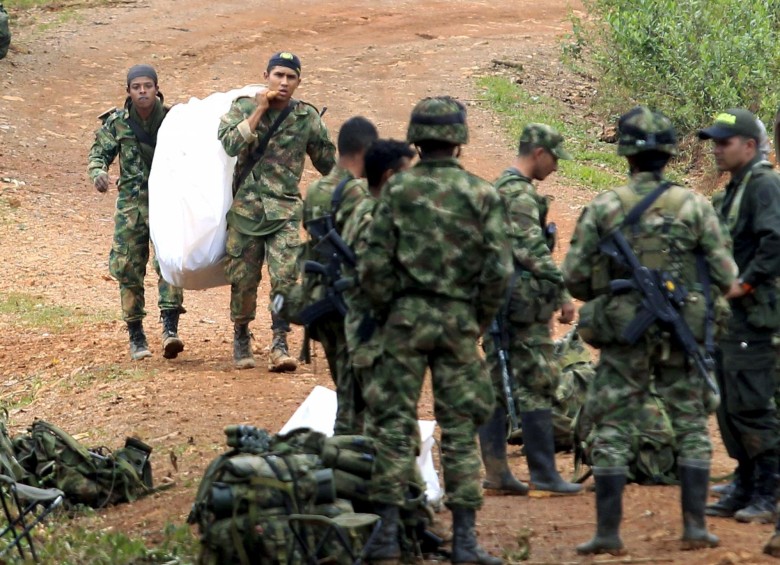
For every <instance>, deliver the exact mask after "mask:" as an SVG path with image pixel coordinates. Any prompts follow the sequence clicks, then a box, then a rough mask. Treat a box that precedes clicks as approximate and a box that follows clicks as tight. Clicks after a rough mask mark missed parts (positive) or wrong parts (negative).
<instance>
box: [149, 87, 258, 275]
mask: <svg viewBox="0 0 780 565" xmlns="http://www.w3.org/2000/svg"><path fill="white" fill-rule="evenodd" d="M261 88H263V87H262V86H260V85H250V86H245V87H244V88H239V89H236V90H231V91H230V92H217V93H215V94H212V95H210V96H208V97H206V98H204V99H203V100H200V99H198V98H190V100H189V102H187V103H186V104H177V105H175V106H174V107H173V108H171V110H170V111H169V112H168V115H167V116H166V118H165V121H164V122H163V124H162V127H161V128H160V131H159V132H158V134H157V147H156V149H155V154H154V161H153V163H152V170H151V173H150V175H149V228H150V231H151V237H152V242H153V243H154V249H155V253H156V255H157V260H158V261H159V263H160V271H161V272H162V276H163V278H164V279H165V280H166V281H168V282H169V283H171V284H173V285H175V286H179V287H182V288H186V289H191V290H199V289H204V288H211V287H215V286H221V285H226V284H228V282H227V280H226V279H225V274H224V269H223V265H222V263H223V260H224V257H225V241H226V236H227V234H226V230H227V221H226V219H225V215H226V214H227V212H228V210H229V209H230V205H231V204H232V202H233V193H232V184H233V169H234V168H235V164H236V159H235V157H228V155H227V153H225V150H224V149H223V148H222V144H221V143H220V141H219V139H218V138H217V129H218V128H219V118H220V117H221V116H222V115H223V114H225V113H226V112H227V111H228V110H230V104H231V103H232V102H233V100H235V99H236V98H238V97H240V96H254V95H255V93H256V92H257V91H258V90H260V89H261Z"/></svg>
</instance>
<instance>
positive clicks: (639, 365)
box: [562, 107, 737, 554]
mask: <svg viewBox="0 0 780 565" xmlns="http://www.w3.org/2000/svg"><path fill="white" fill-rule="evenodd" d="M619 134H620V144H619V146H618V154H619V155H626V156H629V157H631V156H635V158H636V159H639V158H641V157H642V155H641V153H643V152H649V151H652V152H653V154H652V155H656V154H667V155H673V154H675V153H676V149H675V142H676V139H675V134H674V129H673V127H672V125H671V122H669V120H668V119H667V118H666V117H665V116H662V115H660V114H656V113H653V112H650V111H649V110H647V109H645V108H642V107H638V108H635V109H634V110H632V111H631V112H629V113H627V114H625V115H624V116H623V117H622V118H621V120H620V123H619ZM649 157H650V156H648V158H649ZM661 168H662V167H661ZM662 182H663V181H662V179H661V172H660V170H659V171H657V172H638V171H637V172H634V173H633V174H632V176H631V178H630V179H629V183H628V186H627V187H620V188H617V189H615V190H611V191H607V192H604V193H602V194H600V195H599V196H597V197H596V198H595V199H594V200H593V201H592V202H591V203H590V204H589V205H588V206H587V207H586V208H585V210H583V213H582V215H581V216H580V219H579V221H578V222H577V226H576V228H575V232H574V235H573V237H572V240H571V247H570V249H569V252H568V253H567V255H566V259H565V261H564V263H563V269H562V270H563V276H564V280H565V281H566V285H567V287H568V289H569V290H570V291H571V293H572V295H574V297H575V298H579V299H581V300H585V301H588V302H587V303H586V304H585V305H584V306H583V307H582V309H581V310H580V325H579V329H580V335H582V337H583V338H585V339H586V340H587V341H590V343H591V344H594V345H596V346H598V347H600V349H601V356H600V360H599V364H598V367H597V369H596V375H595V378H594V380H593V382H592V384H591V387H590V389H589V391H588V398H587V402H586V406H585V410H586V414H587V417H588V418H590V419H591V420H592V421H593V422H594V431H593V432H592V434H593V443H592V445H593V447H592V449H593V451H592V457H593V465H594V467H593V470H594V476H595V478H596V501H597V516H598V526H597V534H596V536H595V537H594V538H593V540H591V541H590V542H588V543H586V544H583V545H581V546H578V548H577V551H578V552H579V553H583V554H589V553H601V552H616V551H617V552H619V551H621V550H622V547H623V544H622V541H621V540H620V538H619V536H618V528H619V524H620V518H621V512H622V508H621V502H620V501H621V497H622V490H623V486H624V485H625V481H626V473H627V468H628V464H629V462H630V461H631V459H632V457H633V449H632V432H633V426H632V423H633V422H634V420H635V419H636V418H638V417H640V415H641V413H642V409H643V406H644V404H645V401H646V398H647V395H648V391H649V385H650V380H651V378H654V379H655V385H656V390H657V392H658V394H659V395H661V396H662V397H663V398H664V399H666V400H667V408H668V413H669V416H670V418H671V421H672V426H673V428H674V430H675V433H676V436H677V454H678V462H679V464H680V469H681V473H682V474H681V483H682V487H683V490H682V502H683V516H684V523H685V533H684V534H683V540H684V543H686V544H688V545H689V547H691V548H695V547H703V546H713V545H717V543H718V540H717V538H715V537H714V536H711V535H710V534H709V533H708V532H707V531H706V526H705V525H704V504H705V501H706V496H707V492H706V488H707V482H708V477H709V459H710V456H711V453H712V445H711V443H710V439H709V435H708V431H707V410H706V408H705V394H706V387H705V384H704V382H703V380H702V378H701V376H699V375H698V374H697V373H696V372H695V369H694V368H693V367H692V366H691V365H690V364H689V363H688V360H687V359H686V355H685V353H684V351H683V350H682V349H681V348H680V346H678V345H677V343H676V342H675V341H674V340H673V339H672V338H671V337H670V336H669V334H664V333H662V332H661V331H660V328H659V327H658V326H657V325H655V324H653V325H652V326H651V327H650V328H649V329H648V330H647V332H645V334H644V335H643V336H642V337H640V339H639V341H638V342H637V343H636V344H634V345H629V344H628V343H627V342H626V341H625V339H624V338H623V337H622V334H623V331H624V330H625V329H626V327H627V326H628V324H629V323H630V322H631V321H632V320H633V319H634V318H635V316H636V315H637V309H638V306H639V302H640V296H639V293H638V291H636V290H631V291H628V292H625V293H623V294H617V295H615V294H611V293H610V291H609V288H610V281H612V280H616V279H625V278H630V275H631V273H630V272H629V271H628V269H626V268H625V267H622V266H620V265H619V264H617V263H616V262H613V261H612V260H610V259H608V258H607V256H606V255H603V254H602V253H601V252H600V250H599V243H600V242H601V239H602V238H603V237H604V236H605V235H606V234H609V233H610V232H611V231H612V230H615V229H621V231H622V233H623V234H624V235H625V237H626V239H627V241H628V243H629V245H630V246H631V247H632V248H633V250H634V253H636V255H637V258H638V260H639V261H640V262H641V263H642V265H644V266H646V267H648V268H650V269H658V270H660V271H664V272H668V273H669V274H671V275H672V276H673V277H674V280H675V282H676V284H678V285H684V286H685V288H687V289H688V290H689V291H690V295H689V297H688V299H686V302H685V305H684V307H683V311H682V313H683V315H684V317H685V319H686V321H687V322H688V325H689V326H690V327H691V330H692V331H693V333H694V334H695V335H696V338H697V339H703V337H704V335H703V334H704V324H706V323H707V320H706V316H705V313H704V312H705V308H704V306H705V300H704V299H703V296H702V294H701V292H698V290H699V289H700V288H701V287H699V285H698V283H699V275H698V272H697V259H696V257H697V252H699V253H702V254H703V257H704V261H705V263H706V267H707V268H708V270H709V276H710V279H711V281H712V283H713V286H714V287H718V288H720V289H728V288H729V287H730V285H731V283H732V282H733V281H734V277H735V276H736V272H737V269H736V265H735V264H734V261H733V260H732V258H731V253H730V248H731V242H730V240H729V238H728V234H726V233H725V232H724V230H723V229H722V228H721V226H720V222H719V221H718V217H717V215H716V214H715V211H714V210H713V208H712V206H711V205H710V204H709V202H707V200H706V199H705V198H704V197H702V196H700V195H698V194H696V193H694V192H692V191H689V190H686V189H684V188H682V187H679V186H675V185H671V186H669V187H668V188H667V189H666V191H665V192H663V193H662V194H661V195H660V196H659V197H658V198H657V199H656V200H655V202H654V203H653V204H652V205H651V206H650V207H649V208H648V209H647V210H646V211H645V212H644V213H643V214H642V216H641V217H640V218H639V221H638V222H637V223H636V224H634V225H632V226H631V227H630V228H627V227H622V226H621V223H622V222H623V220H624V219H625V217H626V215H627V214H628V213H629V211H630V210H632V209H633V208H634V206H636V205H637V204H638V203H639V202H640V201H641V200H642V198H643V197H644V196H646V195H647V194H649V193H651V192H652V191H654V190H655V189H656V188H657V187H659V185H660V184H661V183H662ZM713 290H716V289H713Z"/></svg>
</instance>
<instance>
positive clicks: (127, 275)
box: [108, 208, 184, 322]
mask: <svg viewBox="0 0 780 565" xmlns="http://www.w3.org/2000/svg"><path fill="white" fill-rule="evenodd" d="M151 246H152V243H151V240H150V238H149V223H148V218H144V217H143V215H142V214H141V212H140V211H139V210H138V208H131V209H129V210H117V211H116V212H115V214H114V241H113V244H112V246H111V253H110V254H109V258H108V269H109V272H110V273H111V276H113V277H114V278H115V279H116V280H117V281H119V296H120V299H121V301H122V319H123V320H124V321H126V322H134V321H137V320H142V319H143V318H144V316H146V310H145V306H146V300H145V298H144V277H145V276H146V265H147V264H148V263H149V248H150V247H151ZM152 264H153V266H154V270H155V272H156V273H157V289H158V292H159V298H158V300H157V304H158V306H159V307H160V310H180V309H181V307H182V303H183V301H184V292H183V291H182V289H180V288H179V287H176V286H173V285H171V284H169V283H167V282H165V279H163V278H162V275H161V274H160V265H159V264H158V263H157V258H156V257H155V258H154V259H153V261H152Z"/></svg>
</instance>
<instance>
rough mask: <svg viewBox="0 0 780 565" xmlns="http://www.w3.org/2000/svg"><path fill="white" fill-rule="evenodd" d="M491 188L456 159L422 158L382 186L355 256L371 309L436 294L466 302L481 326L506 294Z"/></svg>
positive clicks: (507, 264) (502, 241)
mask: <svg viewBox="0 0 780 565" xmlns="http://www.w3.org/2000/svg"><path fill="white" fill-rule="evenodd" d="M504 230H505V217H504V211H503V207H502V206H501V201H500V199H499V197H498V194H497V193H496V191H495V190H494V189H493V187H492V186H491V185H490V184H489V183H487V182H485V181H484V180H482V179H480V178H479V177H477V176H475V175H472V174H470V173H468V172H467V171H465V170H464V169H463V168H462V167H461V165H460V164H459V163H458V161H457V159H454V158H445V159H426V160H422V161H420V162H418V163H417V164H415V165H414V167H412V169H410V170H409V171H404V172H402V173H398V174H396V175H394V176H393V177H392V179H390V181H389V182H388V184H387V185H385V187H384V189H383V191H382V198H381V199H380V202H379V205H378V206H377V209H376V211H375V216H374V221H373V222H371V225H370V226H369V227H368V228H367V233H366V246H365V249H363V250H362V251H361V253H360V254H359V255H358V274H359V280H360V286H361V290H362V291H363V292H365V294H366V296H367V298H368V299H369V300H370V302H371V304H372V306H373V307H374V308H375V309H376V310H377V311H378V312H384V313H387V308H388V306H389V304H390V302H391V301H393V299H394V298H396V297H399V296H405V295H421V296H438V297H442V298H449V299H452V300H458V301H464V302H468V303H470V304H472V305H473V306H474V307H475V309H476V316H477V322H478V323H479V325H480V329H482V330H484V329H485V328H486V327H487V325H488V324H489V322H490V320H491V319H492V318H493V317H494V316H495V315H496V312H497V311H498V308H499V306H500V305H501V302H502V301H503V295H504V292H505V291H506V286H507V283H508V278H509V275H510V273H511V271H512V260H511V254H510V249H509V243H508V241H507V238H506V236H505V234H504Z"/></svg>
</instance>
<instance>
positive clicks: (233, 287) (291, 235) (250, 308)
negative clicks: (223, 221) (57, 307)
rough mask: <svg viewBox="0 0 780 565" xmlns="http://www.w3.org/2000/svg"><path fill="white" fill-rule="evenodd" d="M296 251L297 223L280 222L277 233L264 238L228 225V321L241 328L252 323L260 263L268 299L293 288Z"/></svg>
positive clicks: (299, 245)
mask: <svg viewBox="0 0 780 565" xmlns="http://www.w3.org/2000/svg"><path fill="white" fill-rule="evenodd" d="M300 248H301V236H300V233H299V231H298V222H284V224H283V225H282V228H281V229H279V230H277V231H275V232H274V233H272V234H270V235H267V236H265V237H256V236H252V235H247V234H244V233H241V232H240V231H238V229H236V228H235V227H234V226H231V225H230V224H228V230H227V242H226V244H225V251H226V252H227V258H226V260H225V275H226V277H227V280H228V282H230V319H231V320H233V321H234V322H236V323H239V324H245V323H248V322H250V321H252V320H254V319H255V314H256V312H257V288H258V286H259V285H260V278H261V276H262V268H263V262H264V261H265V262H267V264H268V274H269V276H270V277H271V297H273V296H274V295H275V294H276V293H281V294H286V292H287V291H288V289H290V288H292V287H293V286H294V285H295V282H296V280H297V278H298V265H297V260H298V256H299V254H300Z"/></svg>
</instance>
